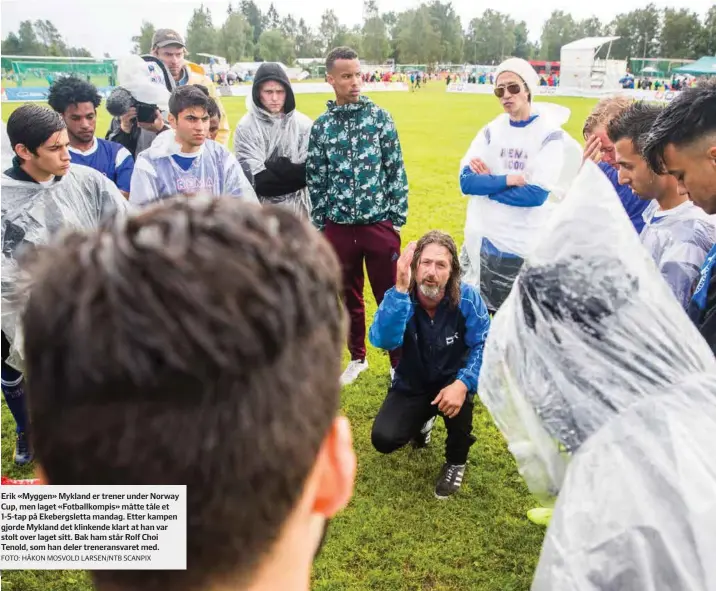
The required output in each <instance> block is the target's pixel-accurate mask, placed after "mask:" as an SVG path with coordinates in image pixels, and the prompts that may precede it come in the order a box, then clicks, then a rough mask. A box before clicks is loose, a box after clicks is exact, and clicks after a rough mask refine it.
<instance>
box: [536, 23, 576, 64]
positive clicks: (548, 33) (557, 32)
mask: <svg viewBox="0 0 716 591" xmlns="http://www.w3.org/2000/svg"><path fill="white" fill-rule="evenodd" d="M579 37H580V31H579V27H578V26H577V23H576V22H574V19H573V18H572V15H571V14H567V13H565V12H564V11H562V10H555V11H554V12H552V14H551V15H550V17H549V18H548V19H547V21H546V22H545V23H544V27H543V28H542V37H541V56H542V58H544V59H546V60H548V61H558V60H559V59H560V53H561V50H562V46H563V45H566V44H567V43H571V42H572V41H576V40H577V39H579Z"/></svg>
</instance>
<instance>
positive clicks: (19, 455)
mask: <svg viewBox="0 0 716 591" xmlns="http://www.w3.org/2000/svg"><path fill="white" fill-rule="evenodd" d="M33 457H34V456H33V453H32V448H31V447H30V440H29V439H28V437H27V435H25V433H18V434H17V439H16V440H15V453H14V454H13V460H14V462H15V463H16V464H17V465H18V466H24V465H25V464H29V463H30V462H32V460H33Z"/></svg>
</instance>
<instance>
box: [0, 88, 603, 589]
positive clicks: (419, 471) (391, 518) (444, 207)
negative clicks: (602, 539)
mask: <svg viewBox="0 0 716 591" xmlns="http://www.w3.org/2000/svg"><path fill="white" fill-rule="evenodd" d="M328 98H330V97H328V96H326V95H298V96H297V102H298V107H299V109H300V110H301V111H303V112H305V113H306V114H308V115H310V116H312V117H315V116H317V115H318V114H320V113H321V112H322V111H323V110H324V108H325V101H326V99H328ZM372 98H373V99H374V100H375V101H376V102H377V103H379V104H380V105H382V106H384V107H385V108H387V109H388V110H389V111H390V112H391V113H392V114H393V117H394V118H395V121H396V125H397V127H398V132H399V134H400V139H401V142H402V145H403V150H404V155H405V163H406V168H407V172H408V180H409V182H410V212H409V215H408V223H407V225H406V226H405V228H404V230H403V240H404V242H407V241H409V240H414V239H417V238H418V237H419V236H420V235H422V234H423V233H424V232H426V231H427V230H430V229H441V230H445V231H447V232H450V233H451V234H452V235H453V236H454V237H455V238H456V240H457V241H458V242H461V241H462V229H463V223H464V216H465V206H466V204H465V202H464V200H463V198H462V197H461V196H460V193H459V191H458V184H457V169H458V163H459V160H460V158H462V156H463V154H464V152H465V151H466V149H467V147H468V146H469V144H470V142H471V140H472V139H473V137H474V136H475V134H476V132H477V130H478V129H479V128H480V127H481V126H482V125H484V124H485V123H486V122H488V121H489V120H490V119H491V118H493V117H494V116H495V115H497V114H498V113H499V112H500V108H499V105H498V103H497V100H496V99H494V98H493V97H490V96H481V95H461V94H447V93H446V92H445V86H444V84H442V83H439V82H432V83H430V84H429V85H428V87H427V88H424V89H422V90H420V91H418V92H416V93H404V92H403V93H373V95H372ZM222 100H223V103H224V106H225V107H226V110H227V112H228V116H229V120H230V123H231V126H232V128H233V127H234V126H235V125H236V122H237V121H238V119H239V117H240V116H241V115H242V114H243V112H244V110H245V109H244V99H243V98H228V99H227V98H224V99H222ZM553 101H554V102H558V103H560V104H563V105H565V106H568V107H569V108H571V109H572V117H571V119H570V121H569V123H568V124H567V126H566V129H567V130H568V131H569V132H570V133H571V134H572V135H573V136H574V137H575V138H577V139H579V137H580V131H581V128H582V123H583V121H584V119H585V117H586V115H587V114H588V112H589V110H590V109H591V107H592V105H593V102H594V101H589V100H583V99H553ZM16 107H17V105H15V104H7V103H6V104H3V105H2V116H3V119H4V120H7V117H8V115H9V114H10V112H12V110H13V109H14V108H16ZM108 124H109V116H108V115H107V113H106V112H104V111H102V114H101V116H100V118H99V124H98V135H101V136H103V135H104V131H105V130H106V129H107V126H108ZM369 291H370V290H368V289H366V298H367V301H368V316H369V318H370V316H372V314H373V312H374V311H375V302H374V301H373V299H372V297H371V296H370V295H369ZM368 359H369V363H370V369H369V371H367V372H366V373H364V374H363V375H362V376H361V377H360V378H359V380H358V381H357V382H356V383H355V384H353V385H352V386H350V387H347V388H345V389H344V391H343V395H342V407H343V411H344V412H345V414H346V415H347V416H348V417H349V418H350V420H351V423H352V425H353V431H354V440H355V447H356V451H357V454H358V480H357V484H356V490H355V495H354V498H353V500H352V502H351V504H350V506H349V507H348V509H347V510H346V511H345V512H343V513H342V514H341V515H340V516H338V517H337V518H336V519H335V520H334V521H333V523H332V524H331V527H330V530H329V536H328V539H327V542H326V546H325V548H324V550H323V552H322V555H321V556H320V558H319V559H318V561H317V563H316V566H315V570H314V584H313V589H315V590H323V591H343V590H354V591H364V590H371V591H524V590H527V589H529V586H530V582H531V579H532V574H533V571H534V568H535V565H536V563H537V559H538V557H539V550H540V546H541V543H542V537H543V535H544V530H543V529H542V528H540V527H538V526H535V525H533V524H532V523H530V522H529V521H528V520H527V519H526V517H525V512H526V511H527V510H528V509H530V508H531V507H533V506H535V501H534V500H533V499H532V498H531V497H530V495H529V494H528V492H527V489H526V487H525V485H524V483H523V482H522V479H521V478H520V477H519V475H518V473H517V470H516V468H515V464H514V462H513V460H512V457H511V456H510V454H509V453H508V451H507V448H506V446H505V443H504V440H503V438H502V437H501V435H500V434H499V432H498V431H497V429H496V428H495V426H494V424H493V422H492V420H491V418H490V415H489V414H488V413H487V411H486V410H485V409H484V408H482V407H481V406H480V405H479V404H478V405H477V407H476V412H475V418H474V425H475V433H476V435H477V437H478V441H477V443H476V444H475V445H474V446H473V447H472V449H471V452H470V459H469V466H468V469H467V471H466V477H465V481H464V484H463V487H462V489H461V491H460V492H459V493H458V494H457V495H456V497H454V498H452V499H450V500H449V501H447V502H438V501H436V500H435V499H434V497H433V492H432V491H433V486H434V481H435V478H436V477H437V473H438V471H439V469H440V467H441V465H442V462H443V449H444V448H443V445H444V441H445V429H444V426H443V425H442V424H441V423H440V422H438V425H437V428H436V431H435V435H436V436H435V437H434V438H433V443H431V446H430V447H429V448H428V449H426V450H422V451H414V450H412V449H405V450H401V451H399V452H396V453H395V454H393V455H391V456H381V455H379V454H378V453H377V452H375V451H374V450H373V449H372V447H371V445H370V428H371V423H372V419H373V417H374V416H375V413H376V412H377V410H378V408H379V406H380V404H381V401H382V399H383V397H384V395H385V392H386V389H387V387H388V382H389V376H388V360H387V356H385V355H383V354H382V353H380V352H378V351H376V350H374V349H369V354H368ZM286 395H287V396H288V395H290V393H286ZM13 430H14V425H13V421H12V417H11V415H10V413H9V411H8V410H7V408H6V407H5V406H4V404H3V409H2V435H3V437H2V467H3V473H4V474H7V475H10V476H13V477H30V476H32V470H31V469H18V468H17V467H15V465H14V464H13V463H12V448H13V445H14V431H13ZM88 453H92V450H88ZM91 588H92V586H91V584H90V583H89V578H88V577H87V576H86V575H85V574H84V573H81V572H76V571H57V572H55V571H53V572H44V571H18V572H10V571H6V572H5V573H3V575H2V589H3V590H4V591H87V590H89V589H91Z"/></svg>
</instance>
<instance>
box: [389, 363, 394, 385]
mask: <svg viewBox="0 0 716 591" xmlns="http://www.w3.org/2000/svg"><path fill="white" fill-rule="evenodd" d="M394 381H395V369H394V368H392V367H391V368H390V383H391V384H392V383H393V382H394Z"/></svg>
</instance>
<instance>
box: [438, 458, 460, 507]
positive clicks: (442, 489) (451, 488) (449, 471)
mask: <svg viewBox="0 0 716 591" xmlns="http://www.w3.org/2000/svg"><path fill="white" fill-rule="evenodd" d="M463 476H465V464H448V463H447V462H446V463H445V464H444V465H443V469H442V470H441V471H440V476H439V477H438V481H437V483H436V484H435V498H437V499H441V500H442V499H447V498H448V497H449V496H450V495H452V494H455V493H456V492H457V490H458V489H459V488H460V485H461V484H462V478H463Z"/></svg>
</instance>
